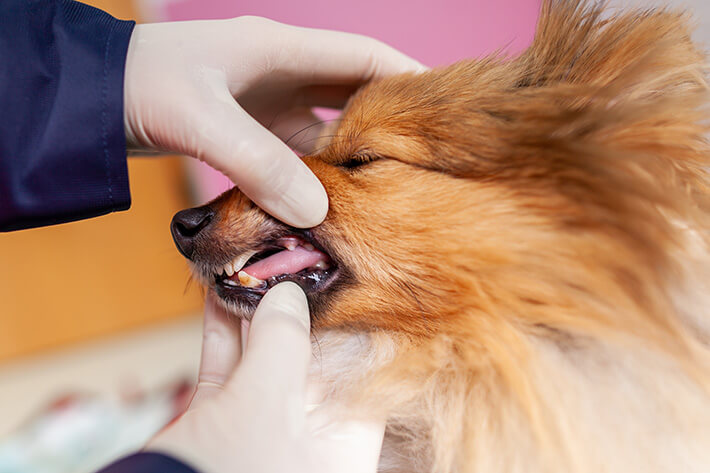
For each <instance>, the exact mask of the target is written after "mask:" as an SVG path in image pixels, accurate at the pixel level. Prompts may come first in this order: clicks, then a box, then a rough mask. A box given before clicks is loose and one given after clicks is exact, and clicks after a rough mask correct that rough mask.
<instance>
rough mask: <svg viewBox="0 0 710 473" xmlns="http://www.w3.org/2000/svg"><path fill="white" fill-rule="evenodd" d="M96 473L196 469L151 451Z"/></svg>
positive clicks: (190, 471) (161, 472) (176, 472)
mask: <svg viewBox="0 0 710 473" xmlns="http://www.w3.org/2000/svg"><path fill="white" fill-rule="evenodd" d="M98 473H197V471H196V470H193V469H192V468H190V467H189V466H187V465H185V464H184V463H182V462H180V461H178V460H176V459H174V458H172V457H169V456H167V455H163V454H162V453H152V452H151V453H138V454H136V455H131V456H129V457H126V458H123V459H121V460H119V461H117V462H116V463H113V464H112V465H110V466H107V467H106V468H104V469H103V470H101V471H99V472H98Z"/></svg>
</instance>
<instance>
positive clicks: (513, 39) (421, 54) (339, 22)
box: [161, 0, 540, 200]
mask: <svg viewBox="0 0 710 473" xmlns="http://www.w3.org/2000/svg"><path fill="white" fill-rule="evenodd" d="M539 7H540V0H496V1H492V0H359V1H343V0H169V1H167V3H164V4H163V11H162V12H161V16H162V18H161V19H163V20H188V19H207V18H229V17H234V16H240V15H258V16H265V17H268V18H271V19H273V20H277V21H281V22H284V23H290V24H295V25H299V26H308V27H314V28H327V29H337V30H342V31H349V32H353V33H361V34H366V35H369V36H372V37H375V38H377V39H379V40H382V41H385V42H386V43H389V44H390V45H392V46H394V47H396V48H398V49H400V50H402V51H404V52H405V53H407V54H409V55H411V56H413V57H415V58H416V59H418V60H420V61H421V62H423V63H424V64H427V65H429V66H436V65H442V64H449V63H451V62H454V61H457V60H459V59H464V58H471V57H479V56H482V55H484V54H487V53H490V52H492V51H495V50H497V49H505V50H507V51H508V52H510V53H516V52H519V51H521V50H522V49H524V48H525V47H526V46H527V45H528V44H529V43H530V41H531V39H532V36H533V34H534V30H535V21H536V19H537V14H538V10H539ZM191 166H192V167H193V168H195V173H194V174H195V177H196V184H197V186H196V191H197V192H196V197H197V199H198V200H206V199H207V198H210V197H212V196H214V195H216V194H217V193H219V192H221V191H222V190H224V189H226V188H228V187H229V186H230V185H229V181H228V180H226V178H224V177H223V176H221V175H220V174H218V173H216V172H214V171H206V170H204V169H203V168H198V167H197V166H196V165H191Z"/></svg>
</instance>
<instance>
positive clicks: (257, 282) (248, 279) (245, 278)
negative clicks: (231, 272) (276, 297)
mask: <svg viewBox="0 0 710 473" xmlns="http://www.w3.org/2000/svg"><path fill="white" fill-rule="evenodd" d="M237 276H239V282H240V283H242V286H244V287H259V286H262V285H264V283H265V282H266V281H262V280H261V279H259V278H255V277H254V276H252V275H251V274H247V273H246V272H244V271H239V273H238V274H237Z"/></svg>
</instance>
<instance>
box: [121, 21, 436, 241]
mask: <svg viewBox="0 0 710 473" xmlns="http://www.w3.org/2000/svg"><path fill="white" fill-rule="evenodd" d="M421 69H424V67H423V66H422V65H421V64H419V63H418V62H416V61H414V60H413V59H410V58H408V57H406V56H404V55H403V54H401V53H398V52H397V51H395V50H394V49H392V48H390V47H388V46H386V45H384V44H382V43H380V42H378V41H375V40H373V39H370V38H366V37H363V36H358V35H353V34H347V33H337V32H332V31H325V30H313V29H307V28H298V27H293V26H287V25H282V24H280V23H276V22H273V21H270V20H266V19H264V18H257V17H240V18H235V19H232V20H216V21H191V22H181V23H162V24H146V25H138V26H136V27H135V30H134V32H133V36H132V37H131V42H130V45H129V48H128V57H127V60H126V77H125V91H124V96H125V115H124V116H125V120H124V121H125V128H126V139H127V143H128V147H129V149H131V148H133V149H137V148H142V149H151V150H159V151H172V152H177V153H181V154H187V155H190V156H194V157H197V158H199V159H201V160H203V161H205V162H207V163H208V164H209V165H210V166H212V167H214V168H216V169H218V170H219V171H221V172H222V173H224V174H226V175H227V176H228V177H229V178H231V179H232V181H234V182H235V183H236V184H237V185H238V186H239V187H240V189H241V190H242V191H243V192H244V193H245V194H246V195H247V196H249V197H250V198H251V199H252V200H253V201H254V202H255V203H256V204H257V205H259V206H260V207H262V208H263V209H264V210H266V211H267V212H269V213H271V214H272V215H274V216H275V217H277V218H278V219H280V220H282V221H284V222H286V223H289V224H291V225H294V226H297V227H312V226H315V225H317V224H318V223H320V222H321V221H322V220H323V218H325V214H326V212H327V207H328V201H327V197H326V194H325V191H324V189H323V187H322V186H321V185H320V183H319V182H318V180H317V179H316V177H315V176H314V175H313V174H312V173H311V172H310V170H309V169H308V168H307V167H306V166H305V165H304V164H303V163H302V162H301V160H300V159H298V158H297V156H296V155H295V154H294V153H293V152H292V151H291V150H290V149H289V147H288V146H286V145H285V144H284V142H283V141H281V140H280V139H279V138H281V139H284V140H285V139H287V138H288V137H290V136H292V135H293V134H294V133H296V132H297V131H299V130H301V129H303V128H305V127H307V126H310V125H313V124H314V123H317V121H318V120H317V119H316V118H315V116H314V115H313V114H312V113H311V110H310V108H311V107H313V106H325V107H333V108H339V107H342V106H343V105H344V103H345V101H346V100H347V98H348V96H349V95H350V94H351V93H352V92H353V91H354V90H355V89H356V88H357V87H358V86H359V85H362V84H363V83H364V82H366V81H368V80H370V79H373V78H378V77H382V76H384V75H388V74H394V73H399V72H406V71H417V70H421ZM235 99H236V101H235ZM269 130H271V131H269ZM293 141H294V142H296V143H299V142H302V143H304V144H306V145H307V144H308V142H309V141H310V143H312V142H313V140H309V139H303V137H301V136H298V137H295V138H294V140H293Z"/></svg>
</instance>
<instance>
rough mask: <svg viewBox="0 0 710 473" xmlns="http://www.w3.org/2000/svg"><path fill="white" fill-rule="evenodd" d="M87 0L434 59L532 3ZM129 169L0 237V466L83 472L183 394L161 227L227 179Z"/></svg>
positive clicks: (186, 163)
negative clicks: (237, 20)
mask: <svg viewBox="0 0 710 473" xmlns="http://www.w3.org/2000/svg"><path fill="white" fill-rule="evenodd" d="M87 3H90V4H93V5H95V6H97V7H99V8H102V9H104V10H106V11H108V12H110V13H111V14H113V15H114V16H116V17H119V18H124V19H136V20H137V21H138V22H156V21H174V20H190V19H209V18H228V17H234V16H240V15H259V16H266V17H269V18H272V19H275V20H277V21H282V22H285V23H290V24H296V25H300V26H307V27H318V28H328V29H338V30H344V31H350V32H354V33H361V34H366V35H370V36H373V37H375V38H378V39H380V40H383V41H385V42H387V43H389V44H391V45H392V46H394V47H396V48H398V49H400V50H402V51H404V52H406V53H408V54H409V55H411V56H413V57H415V58H417V59H419V60H420V61H422V62H423V63H425V64H427V65H430V66H436V65H442V64H448V63H451V62H454V61H456V60H459V59H463V58H470V57H479V56H482V55H485V54H487V53H490V52H493V51H495V50H498V49H503V50H506V51H508V52H509V53H511V54H515V53H517V52H519V51H521V50H522V49H524V48H525V47H526V46H527V45H528V44H529V43H530V41H531V39H532V36H533V34H534V27H535V22H536V19H537V14H538V10H539V3H540V0H498V1H496V2H492V1H490V0H438V1H437V2H430V1H423V0H386V1H382V0H359V1H357V2H349V1H344V0H328V1H326V0H301V1H299V2H293V1H291V0H90V1H88V2H87ZM615 3H616V4H619V5H625V4H641V5H650V4H652V3H653V4H655V3H661V2H655V1H653V2H652V1H651V0H648V1H643V0H638V1H636V0H628V1H627V0H619V1H617V2H615ZM678 3H679V4H680V2H678ZM682 5H687V6H690V7H691V8H694V9H696V10H697V11H698V12H699V13H700V18H702V20H704V21H705V22H701V23H700V28H699V31H698V35H699V38H701V39H710V35H708V31H709V30H708V28H707V26H708V21H710V4H708V3H706V0H690V1H687V2H683V3H682ZM129 173H130V182H131V192H132V196H133V207H132V208H131V210H130V211H128V212H122V213H116V214H111V215H107V216H104V217H100V218H96V219H93V220H89V221H83V222H76V223H70V224H65V225H58V226H54V227H49V228H41V229H33V230H25V231H20V232H14V233H6V234H0V262H1V264H2V271H1V272H0V473H20V472H30V471H31V472H47V473H50V472H52V473H60V472H72V473H82V472H90V471H93V470H95V469H96V468H98V467H99V466H100V465H102V464H106V463H108V462H109V461H111V460H112V459H113V458H116V457H117V456H120V455H121V454H124V453H126V452H130V451H131V450H134V449H137V448H139V447H140V446H141V445H142V444H143V443H144V442H145V440H146V439H147V438H149V437H150V436H151V435H152V434H153V433H154V432H155V431H156V430H157V429H159V428H160V427H161V426H162V425H164V424H165V423H166V422H167V421H168V420H170V419H171V418H172V417H173V416H174V415H175V414H176V413H178V412H180V410H181V409H182V408H183V406H184V404H185V402H186V400H187V399H188V398H189V394H190V389H191V386H192V383H193V382H194V379H195V376H196V370H197V366H198V363H199V352H200V341H201V323H200V308H201V304H202V294H201V293H200V290H199V288H197V287H194V286H192V287H188V285H187V281H188V270H187V266H186V264H185V262H184V261H183V258H182V257H181V256H180V255H179V254H178V252H177V251H176V250H175V248H174V245H173V243H172V239H171V237H170V232H169V228H168V225H169V222H170V219H171V218H172V215H173V214H174V213H175V212H176V211H178V210H180V209H182V208H185V207H188V206H193V205H196V204H199V203H203V202H205V201H206V200H208V199H210V198H211V197H213V196H215V195H217V194H219V193H220V192H222V191H223V190H225V189H227V188H228V187H230V186H231V184H230V183H229V181H228V180H227V179H226V178H224V176H222V175H221V174H219V173H217V172H215V171H212V170H210V169H209V168H207V167H206V166H204V165H201V164H200V163H198V162H196V161H193V160H190V159H188V158H180V157H168V158H133V159H131V160H129Z"/></svg>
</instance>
